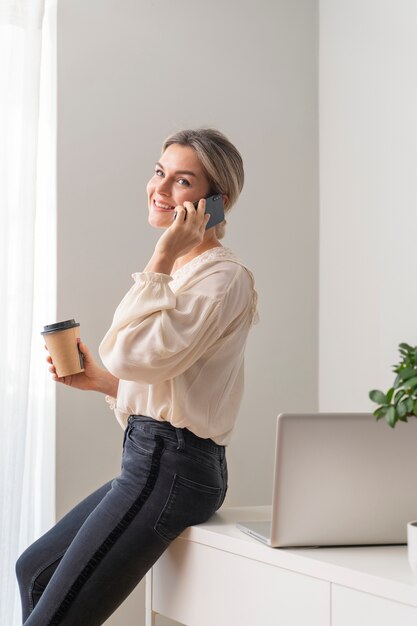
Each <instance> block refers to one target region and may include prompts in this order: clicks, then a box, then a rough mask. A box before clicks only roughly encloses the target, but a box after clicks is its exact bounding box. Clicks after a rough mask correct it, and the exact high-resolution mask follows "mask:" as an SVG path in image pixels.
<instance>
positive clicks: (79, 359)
mask: <svg viewBox="0 0 417 626" xmlns="http://www.w3.org/2000/svg"><path fill="white" fill-rule="evenodd" d="M41 335H43V338H44V340H45V343H46V347H47V348H48V352H49V354H50V355H51V357H52V362H53V364H54V366H55V369H56V374H57V376H58V377H59V378H61V377H62V376H70V375H71V374H79V373H80V372H83V371H84V362H83V355H82V353H81V352H80V349H79V347H78V342H77V339H78V338H79V336H80V325H79V324H78V323H77V322H76V321H75V320H66V321H65V322H58V323H57V324H49V325H47V326H44V327H43V331H42V332H41Z"/></svg>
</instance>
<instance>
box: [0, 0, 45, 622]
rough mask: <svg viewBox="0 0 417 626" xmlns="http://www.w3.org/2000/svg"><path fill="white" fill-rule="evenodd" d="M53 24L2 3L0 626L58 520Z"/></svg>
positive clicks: (15, 616)
mask: <svg viewBox="0 0 417 626" xmlns="http://www.w3.org/2000/svg"><path fill="white" fill-rule="evenodd" d="M55 17H56V6H55V4H54V2H53V1H51V2H49V1H48V0H46V2H45V0H0V624H1V625H2V626H6V625H7V626H18V625H19V624H21V608H20V599H19V595H18V588H17V582H16V579H15V562H16V559H17V557H18V556H19V554H20V553H21V552H22V551H23V550H24V549H25V548H26V547H27V546H28V545H29V544H30V543H31V542H32V541H34V540H35V539H36V538H37V537H39V536H40V535H41V534H42V533H43V532H45V530H47V529H48V528H49V527H50V526H51V525H52V524H53V522H54V518H55V457H54V449H55V426H54V424H55V388H54V387H55V386H54V383H53V382H52V381H51V379H50V374H49V372H48V368H47V364H46V362H45V356H46V352H45V350H44V347H43V340H42V337H41V335H40V331H41V329H42V326H43V325H44V324H48V323H51V322H53V321H55V315H56V311H55V307H56V250H55V248H56V216H55V213H56V208H55V170H56V168H55V121H56V117H55V88H56V79H55V67H56V64H55V50H56V47H55V33H56V30H55V27H56V24H55Z"/></svg>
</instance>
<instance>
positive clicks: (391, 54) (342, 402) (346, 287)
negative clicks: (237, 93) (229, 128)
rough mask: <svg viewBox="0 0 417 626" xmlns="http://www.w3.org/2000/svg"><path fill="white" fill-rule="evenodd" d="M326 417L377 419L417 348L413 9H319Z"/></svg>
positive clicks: (375, 3) (416, 16)
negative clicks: (354, 414)
mask: <svg viewBox="0 0 417 626" xmlns="http://www.w3.org/2000/svg"><path fill="white" fill-rule="evenodd" d="M319 73H320V90H319V91H320V403H319V406H320V410H322V411H327V410H329V411H330V410H340V411H341V410H351V411H368V410H371V411H372V410H374V409H375V408H376V405H375V404H373V403H371V402H370V400H369V399H368V392H369V390H370V389H373V388H378V389H385V390H387V389H388V387H389V386H390V385H391V383H392V382H393V379H394V374H393V372H392V368H391V365H392V364H394V363H396V362H397V361H398V344H399V343H400V342H401V341H406V342H408V343H411V344H412V345H415V343H416V340H417V325H416V319H417V296H416V291H415V288H414V266H415V258H416V245H415V243H416V232H417V210H416V204H417V177H416V163H417V116H416V111H417V88H416V81H415V76H416V73H417V3H416V2H415V1H414V0H401V2H398V1H395V0H385V1H384V2H380V1H379V0H366V1H365V2H364V1H363V0H349V2H346V1H345V0H321V2H320V72H319Z"/></svg>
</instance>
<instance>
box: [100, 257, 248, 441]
mask: <svg viewBox="0 0 417 626" xmlns="http://www.w3.org/2000/svg"><path fill="white" fill-rule="evenodd" d="M132 278H133V279H134V284H133V286H132V287H131V289H130V290H129V291H128V293H127V294H126V295H125V297H124V298H123V300H122V301H121V303H120V304H119V306H118V307H117V309H116V312H115V314H114V318H113V322H112V325H111V327H110V329H109V330H108V332H107V333H106V335H105V336H104V339H103V341H102V342H101V344H100V348H99V353H100V356H101V359H102V361H103V363H104V365H105V366H106V367H107V369H108V370H109V371H110V372H111V373H112V374H113V375H114V376H116V377H117V378H119V379H120V382H119V388H118V393H117V399H116V398H110V397H109V396H107V397H106V400H107V402H108V403H109V405H110V408H112V409H114V411H115V415H116V418H117V419H118V421H119V423H120V424H121V426H122V427H123V428H125V427H126V425H127V418H128V417H129V415H131V414H134V415H147V416H149V417H152V418H154V419H156V420H160V421H163V420H165V421H168V422H170V423H171V424H172V425H173V426H176V427H179V428H188V429H189V430H191V431H192V432H194V433H195V434H196V435H198V436H199V437H203V438H211V439H213V440H214V441H215V442H216V443H218V444H220V445H227V444H228V443H229V442H230V439H231V435H232V431H233V428H234V424H235V421H236V417H237V413H238V410H239V406H240V403H241V399H242V394H243V379H244V350H245V344H246V339H247V335H248V332H249V330H250V327H251V325H252V324H255V323H256V322H257V321H258V319H259V318H258V314H257V310H256V303H257V294H256V291H255V285H254V278H253V275H252V273H251V272H250V271H249V270H248V269H247V268H246V267H245V265H244V264H243V263H242V262H241V261H240V260H239V259H238V258H237V257H236V256H235V255H234V254H233V252H232V251H231V250H229V249H228V248H223V247H217V248H212V249H210V250H207V251H206V252H203V253H202V254H200V255H199V256H197V257H195V258H194V259H192V260H191V261H189V262H188V263H187V264H186V265H184V266H183V267H181V268H179V269H178V270H177V271H176V272H174V273H173V275H172V276H169V275H167V274H158V273H154V272H139V273H136V274H132Z"/></svg>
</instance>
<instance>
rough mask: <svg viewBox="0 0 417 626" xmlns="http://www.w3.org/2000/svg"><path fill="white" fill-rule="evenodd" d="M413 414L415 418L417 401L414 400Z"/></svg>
mask: <svg viewBox="0 0 417 626" xmlns="http://www.w3.org/2000/svg"><path fill="white" fill-rule="evenodd" d="M413 414H414V415H416V416H417V400H415V402H414V406H413Z"/></svg>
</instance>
